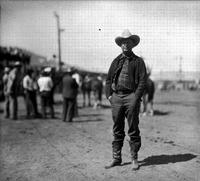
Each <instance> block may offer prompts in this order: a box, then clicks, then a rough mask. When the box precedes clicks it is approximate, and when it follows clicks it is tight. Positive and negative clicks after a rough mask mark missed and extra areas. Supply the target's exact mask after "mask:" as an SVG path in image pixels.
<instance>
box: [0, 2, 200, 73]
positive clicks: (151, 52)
mask: <svg viewBox="0 0 200 181" xmlns="http://www.w3.org/2000/svg"><path fill="white" fill-rule="evenodd" d="M0 3H1V22H0V23H1V24H0V38H1V41H0V42H1V46H18V47H20V48H25V49H27V50H30V51H32V52H34V53H36V54H39V55H42V56H45V57H47V58H48V59H50V58H51V57H52V55H53V54H58V53H57V52H58V44H57V27H56V18H55V16H54V12H57V14H58V15H59V16H60V25H61V28H62V29H64V31H62V33H61V57H62V61H63V62H66V63H67V64H71V65H74V66H79V67H83V68H87V69H88V70H93V71H102V72H107V71H108V68H109V66H110V64H111V62H112V60H113V59H114V58H115V57H116V56H117V55H118V54H120V53H121V49H120V47H118V46H117V45H116V43H115V41H114V40H115V38H116V37H117V36H121V33H122V31H123V30H124V29H129V31H130V32H131V33H132V34H136V35H139V36H140V39H141V41H140V43H139V45H138V46H136V47H135V48H134V49H133V51H134V53H135V54H137V55H139V56H142V57H143V58H144V61H145V63H146V64H147V65H148V66H149V67H151V68H152V70H153V71H154V72H160V71H179V70H180V67H181V69H182V71H199V70H200V51H199V50H200V2H198V1H166V0H165V1H122V0H117V1H114V0H112V1H109V0H102V1H98V0H96V1H78V0H75V1H72V0H71V1H70V0H68V1H33V0H32V1H20V0H17V1H14V0H13V1H1V2H0ZM180 65H181V66H180Z"/></svg>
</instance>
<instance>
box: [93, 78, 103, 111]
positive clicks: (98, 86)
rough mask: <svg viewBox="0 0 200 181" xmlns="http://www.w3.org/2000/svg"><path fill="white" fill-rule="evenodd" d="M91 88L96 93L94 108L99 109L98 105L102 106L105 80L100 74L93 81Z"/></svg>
mask: <svg viewBox="0 0 200 181" xmlns="http://www.w3.org/2000/svg"><path fill="white" fill-rule="evenodd" d="M91 88H92V91H93V94H94V105H93V108H94V109H97V107H100V106H101V101H102V90H103V81H102V78H101V77H100V76H98V77H97V76H96V77H94V78H93V79H92V81H91Z"/></svg>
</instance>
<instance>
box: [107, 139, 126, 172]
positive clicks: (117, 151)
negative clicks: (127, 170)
mask: <svg viewBox="0 0 200 181" xmlns="http://www.w3.org/2000/svg"><path fill="white" fill-rule="evenodd" d="M112 146H113V161H112V162H111V163H110V164H109V165H107V166H105V168H106V169H109V168H112V167H115V166H119V165H121V163H122V157H121V150H122V144H119V143H117V142H113V144H112Z"/></svg>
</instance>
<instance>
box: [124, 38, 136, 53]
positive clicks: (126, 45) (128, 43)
mask: <svg viewBox="0 0 200 181" xmlns="http://www.w3.org/2000/svg"><path fill="white" fill-rule="evenodd" d="M133 47H134V45H133V42H132V41H131V40H129V39H128V40H125V41H123V43H122V44H121V49H122V52H130V51H131V50H132V48H133Z"/></svg>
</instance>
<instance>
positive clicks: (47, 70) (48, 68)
mask: <svg viewBox="0 0 200 181" xmlns="http://www.w3.org/2000/svg"><path fill="white" fill-rule="evenodd" d="M51 70H52V68H51V67H46V68H44V72H46V73H50V72H51Z"/></svg>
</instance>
